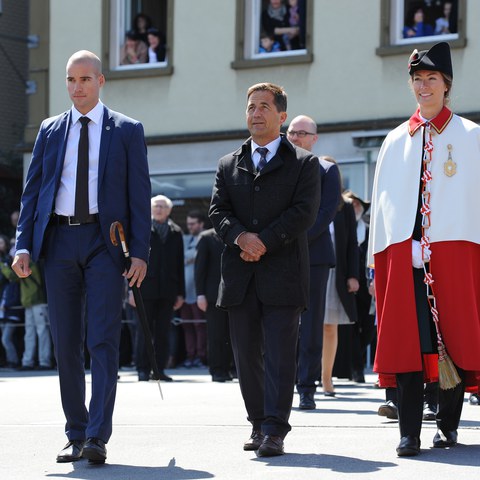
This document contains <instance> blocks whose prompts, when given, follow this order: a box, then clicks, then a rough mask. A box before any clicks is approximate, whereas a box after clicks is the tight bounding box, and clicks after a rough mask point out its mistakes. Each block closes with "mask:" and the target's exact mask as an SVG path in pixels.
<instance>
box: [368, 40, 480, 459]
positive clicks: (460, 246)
mask: <svg viewBox="0 0 480 480" xmlns="http://www.w3.org/2000/svg"><path fill="white" fill-rule="evenodd" d="M408 73H409V75H410V85H411V88H412V91H413V94H414V96H415V99H416V102H417V105H418V107H417V110H416V111H415V113H414V114H413V115H412V116H411V118H410V119H409V120H408V121H406V122H404V123H402V124H401V125H400V126H398V127H397V128H396V129H394V130H393V131H392V132H390V133H389V134H388V135H387V137H386V139H385V141H384V143H383V145H382V148H381V150H380V153H379V156H378V160H377V166H376V171H375V179H374V184H373V192H372V204H371V207H370V210H371V217H370V238H369V260H368V263H369V265H371V266H373V265H374V267H375V296H376V306H377V320H378V341H377V350H376V353H375V364H374V370H375V371H376V372H377V373H379V374H380V383H381V385H382V386H383V385H384V383H383V380H382V375H385V374H395V375H396V383H397V386H398V411H399V420H400V421H399V424H400V437H401V439H400V443H399V445H398V447H397V455H398V456H414V455H418V454H419V453H420V431H421V427H422V416H423V390H424V388H423V385H424V381H425V380H427V381H436V380H437V379H439V380H440V389H439V406H438V412H437V416H436V421H437V429H438V430H437V432H436V434H435V436H434V438H433V447H435V448H446V447H453V446H455V445H456V444H457V437H458V434H457V429H458V425H459V422H460V417H461V413H462V406H463V397H464V391H465V387H466V386H468V387H474V388H477V387H478V378H479V375H480V357H479V355H478V351H479V348H480V312H479V310H478V308H477V305H478V292H479V291H480V223H479V222H477V221H473V220H472V219H474V218H477V212H476V210H477V209H476V207H475V201H472V199H473V198H474V197H472V192H475V191H476V190H477V189H478V178H479V177H480V162H479V159H480V144H479V141H478V140H479V138H480V127H479V126H478V125H477V124H475V123H473V122H471V121H469V120H467V119H465V118H462V117H459V116H457V115H455V114H453V113H452V112H451V110H450V109H449V108H448V104H449V96H450V91H451V88H452V79H453V69H452V61H451V58H450V47H449V45H448V43H446V42H441V43H438V44H436V45H434V46H433V47H432V48H430V50H422V51H417V50H416V49H415V50H414V51H413V53H412V54H411V56H410V59H409V62H408ZM452 219H453V220H452ZM452 221H454V225H455V226H454V228H452ZM435 322H436V324H438V327H439V331H440V333H441V339H442V340H443V344H444V345H445V346H446V349H447V351H448V355H449V357H450V359H451V360H452V362H453V364H454V365H455V368H456V370H457V373H458V377H459V379H460V383H458V384H457V385H456V386H455V382H451V383H450V384H445V383H444V382H443V380H444V378H445V377H444V376H443V375H442V376H441V377H440V378H439V375H438V373H439V368H440V367H441V368H442V371H444V370H445V368H444V367H445V360H444V357H443V355H442V357H440V362H439V361H438V360H439V355H438V340H439V339H438V336H437V331H436V328H435ZM440 346H442V344H441V345H440ZM441 350H442V349H441ZM441 353H442V354H443V351H442V352H441ZM439 365H440V367H439ZM456 380H458V379H456ZM452 384H453V388H449V387H451V386H452Z"/></svg>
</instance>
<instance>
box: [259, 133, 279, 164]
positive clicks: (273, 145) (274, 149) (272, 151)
mask: <svg viewBox="0 0 480 480" xmlns="http://www.w3.org/2000/svg"><path fill="white" fill-rule="evenodd" d="M281 141H282V137H280V136H279V137H278V138H276V139H275V140H273V141H272V142H270V143H267V144H266V145H258V143H255V142H254V141H253V140H252V154H253V153H254V152H255V150H256V149H257V148H259V147H260V146H263V147H266V148H268V152H269V153H268V155H267V160H269V159H270V158H272V157H273V156H274V155H275V154H276V153H277V150H278V147H279V146H280V142H281Z"/></svg>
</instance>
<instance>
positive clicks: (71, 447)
mask: <svg viewBox="0 0 480 480" xmlns="http://www.w3.org/2000/svg"><path fill="white" fill-rule="evenodd" d="M84 444H85V440H70V441H69V442H68V443H67V444H66V445H65V446H64V447H63V450H62V451H61V452H60V453H59V454H58V455H57V463H67V462H76V461H77V460H80V459H81V458H82V452H83V445H84Z"/></svg>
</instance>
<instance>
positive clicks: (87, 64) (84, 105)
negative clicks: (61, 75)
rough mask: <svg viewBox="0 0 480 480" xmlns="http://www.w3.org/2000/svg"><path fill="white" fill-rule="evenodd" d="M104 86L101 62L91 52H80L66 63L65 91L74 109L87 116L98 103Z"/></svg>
mask: <svg viewBox="0 0 480 480" xmlns="http://www.w3.org/2000/svg"><path fill="white" fill-rule="evenodd" d="M104 84H105V77H104V76H103V74H102V62H100V59H99V58H98V57H97V56H96V55H95V54H94V53H92V52H89V51H87V50H80V51H79V52H76V53H74V54H73V55H72V56H71V57H70V58H69V59H68V62H67V90H68V94H69V95H70V98H71V100H72V102H73V105H74V107H75V108H76V109H77V110H78V111H79V112H80V113H81V114H82V115H87V114H88V112H89V111H90V110H92V109H93V108H94V107H95V106H96V105H97V103H98V101H99V98H100V89H101V88H102V87H103V85H104Z"/></svg>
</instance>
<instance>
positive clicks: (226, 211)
mask: <svg viewBox="0 0 480 480" xmlns="http://www.w3.org/2000/svg"><path fill="white" fill-rule="evenodd" d="M208 216H209V217H210V220H211V221H212V224H213V226H214V228H215V231H216V232H217V234H218V236H219V237H220V238H221V239H222V240H223V242H224V243H226V244H227V245H228V246H229V247H232V248H239V247H238V246H237V245H236V244H235V240H236V238H237V237H238V236H239V235H240V234H241V233H242V232H246V231H247V230H248V229H247V228H246V227H245V226H244V225H242V224H241V222H240V221H239V220H238V218H237V217H236V216H235V215H234V214H233V208H232V204H231V202H230V198H229V195H228V192H227V188H226V185H225V175H224V166H223V160H222V159H220V161H219V163H218V168H217V173H216V176H215V184H214V186H213V193H212V201H211V204H210V210H209V212H208Z"/></svg>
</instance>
